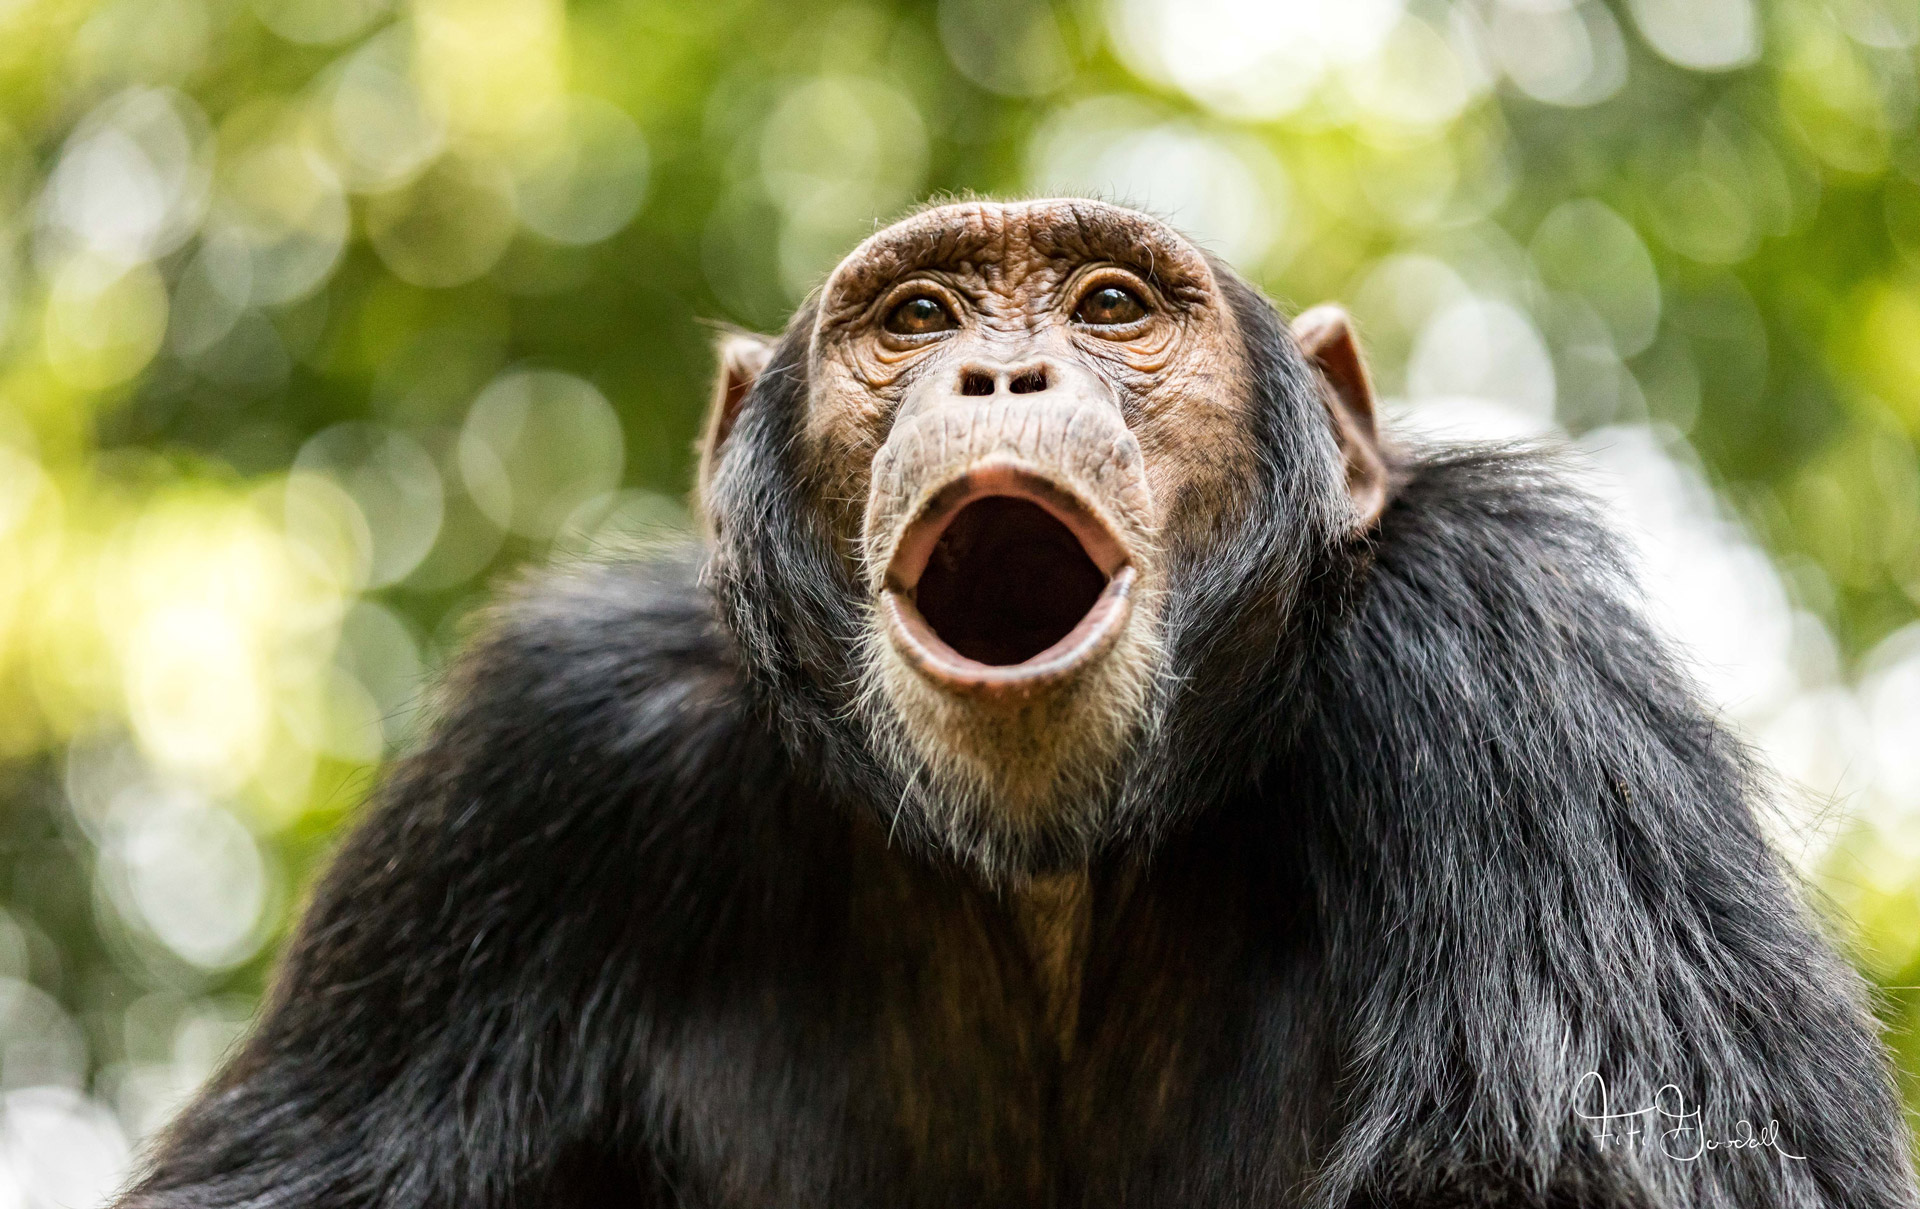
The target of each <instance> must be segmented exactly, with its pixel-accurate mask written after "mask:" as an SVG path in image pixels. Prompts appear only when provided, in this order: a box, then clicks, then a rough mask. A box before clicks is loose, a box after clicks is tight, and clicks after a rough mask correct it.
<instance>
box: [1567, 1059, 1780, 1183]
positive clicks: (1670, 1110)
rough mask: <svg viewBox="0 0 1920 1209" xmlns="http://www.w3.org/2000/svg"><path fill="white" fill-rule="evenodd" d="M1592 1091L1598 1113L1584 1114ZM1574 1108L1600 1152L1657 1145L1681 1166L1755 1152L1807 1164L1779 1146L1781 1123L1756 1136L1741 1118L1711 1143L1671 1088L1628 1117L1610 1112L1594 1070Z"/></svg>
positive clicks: (1583, 1080) (1577, 1089) (1578, 1088)
mask: <svg viewBox="0 0 1920 1209" xmlns="http://www.w3.org/2000/svg"><path fill="white" fill-rule="evenodd" d="M1595 1088H1597V1089H1598V1091H1599V1098H1600V1105H1599V1108H1600V1111H1599V1112H1597V1113H1591V1112H1586V1111H1583V1109H1584V1107H1585V1106H1586V1105H1587V1103H1588V1102H1589V1101H1588V1099H1587V1097H1588V1096H1589V1095H1590V1093H1591V1089H1595ZM1573 1094H1574V1100H1575V1104H1576V1107H1575V1108H1574V1112H1575V1113H1576V1114H1578V1115H1579V1117H1580V1118H1581V1119H1582V1120H1584V1121H1588V1122H1591V1123H1592V1125H1593V1130H1594V1133H1593V1137H1594V1140H1595V1141H1597V1142H1599V1143H1600V1146H1601V1149H1603V1150H1604V1149H1605V1148H1606V1147H1607V1146H1608V1145H1609V1144H1614V1145H1617V1146H1619V1147H1620V1148H1622V1149H1625V1148H1627V1147H1630V1146H1635V1145H1649V1144H1653V1143H1656V1142H1657V1143H1658V1145H1659V1147H1660V1153H1662V1154H1664V1155H1666V1156H1667V1157H1668V1158H1670V1159H1677V1160H1678V1161H1680V1162H1682V1163H1691V1162H1693V1161H1694V1160H1695V1159H1697V1158H1699V1157H1700V1156H1702V1155H1704V1154H1706V1153H1707V1152H1708V1151H1712V1150H1754V1149H1758V1148H1760V1147H1768V1148H1771V1149H1772V1150H1775V1151H1777V1152H1778V1153H1779V1155H1780V1157H1781V1158H1783V1159H1798V1160H1800V1161H1802V1162H1804V1161H1806V1157H1807V1156H1805V1155H1803V1154H1791V1153H1789V1152H1788V1151H1787V1149H1786V1148H1785V1147H1783V1146H1781V1145H1780V1122H1778V1121H1772V1120H1770V1121H1768V1122H1767V1123H1766V1124H1765V1125H1763V1126H1761V1127H1760V1129H1759V1130H1758V1131H1756V1130H1755V1129H1754V1127H1753V1123H1752V1122H1751V1121H1748V1120H1746V1119H1744V1118H1742V1119H1741V1120H1740V1121H1738V1122H1736V1123H1735V1124H1734V1128H1733V1132H1732V1134H1731V1135H1730V1136H1728V1137H1724V1138H1710V1137H1708V1136H1707V1131H1706V1129H1705V1128H1704V1127H1703V1126H1702V1125H1701V1122H1700V1110H1699V1109H1697V1108H1694V1109H1689V1108H1688V1107H1687V1097H1686V1093H1685V1092H1682V1091H1681V1090H1680V1088H1679V1087H1678V1086H1676V1085H1674V1084H1672V1083H1669V1084H1667V1085H1665V1086H1664V1087H1662V1088H1660V1090H1658V1091H1656V1092H1654V1093H1653V1102H1652V1103H1650V1104H1648V1105H1647V1106H1646V1107H1645V1108H1636V1109H1633V1110H1632V1111H1630V1112H1614V1111H1612V1106H1611V1105H1609V1104H1608V1103H1607V1081H1606V1080H1605V1079H1602V1078H1601V1077H1600V1072H1598V1071H1588V1072H1587V1073H1586V1074H1584V1075H1582V1076H1580V1082H1579V1083H1578V1084H1576V1085H1575V1086H1574V1089H1573Z"/></svg>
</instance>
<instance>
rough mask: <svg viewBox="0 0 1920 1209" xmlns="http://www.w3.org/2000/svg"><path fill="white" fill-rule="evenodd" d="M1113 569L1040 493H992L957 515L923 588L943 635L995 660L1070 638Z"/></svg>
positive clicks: (959, 647)
mask: <svg viewBox="0 0 1920 1209" xmlns="http://www.w3.org/2000/svg"><path fill="white" fill-rule="evenodd" d="M1106 586H1107V577H1106V576H1105V575H1104V574H1102V573H1101V571H1100V568H1099V567H1097V566H1095V565H1094V562H1093V560H1092V559H1091V558H1089V557H1087V552H1086V550H1085V549H1083V548H1082V547H1081V545H1080V539H1079V538H1077V537H1075V536H1074V535H1073V531H1072V530H1070V529H1068V528H1067V527H1066V526H1065V525H1063V524H1061V523H1060V522H1059V521H1058V520H1056V519H1055V518H1054V516H1053V514H1052V513H1050V512H1048V511H1047V510H1046V509H1045V508H1042V507H1041V506H1040V505H1038V504H1036V503H1034V502H1033V501H1032V500H1025V499H1019V498H1016V497H1013V496H1002V495H993V496H987V497H986V498H984V499H978V500H975V501H974V502H973V503H971V504H968V505H967V506H966V507H964V508H962V509H961V510H960V511H959V512H958V513H957V514H955V516H954V518H953V520H952V521H950V522H948V524H947V527H946V530H945V531H944V532H942V533H941V535H940V540H939V542H938V543H937V544H936V545H935V546H934V548H933V555H932V557H931V558H929V559H928V560H927V567H926V570H925V571H923V572H922V573H921V575H920V583H919V585H918V587H917V588H916V589H915V590H914V604H915V605H917V606H918V607H919V609H920V615H921V616H922V617H924V618H926V619H927V624H928V625H929V626H931V627H933V632H934V633H935V634H938V635H939V636H940V640H941V641H942V642H944V643H946V644H947V645H948V646H950V647H952V648H953V649H954V650H956V651H958V652H960V654H962V655H965V656H966V657H967V658H969V659H972V660H976V661H978V662H980V663H985V664H990V665H992V666H995V667H1006V666H1009V665H1011V664H1015V663H1024V662H1026V661H1027V660H1029V659H1031V658H1033V657H1034V656H1035V655H1038V654H1039V653H1040V652H1041V651H1044V650H1046V649H1047V648H1048V647H1050V646H1052V645H1053V644H1054V643H1056V642H1058V641H1060V640H1061V639H1062V638H1065V637H1066V636H1067V635H1068V634H1069V633H1071V632H1072V630H1073V627H1074V626H1076V625H1078V624H1079V623H1080V619H1081V618H1082V617H1085V616H1086V615H1087V613H1088V611H1089V610H1091V609H1092V608H1093V606H1094V602H1095V601H1097V600H1099V599H1100V593H1101V591H1102V590H1103V589H1104V588H1105V587H1106Z"/></svg>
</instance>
